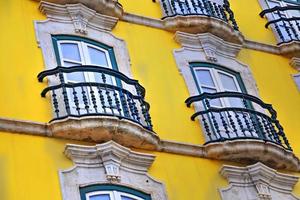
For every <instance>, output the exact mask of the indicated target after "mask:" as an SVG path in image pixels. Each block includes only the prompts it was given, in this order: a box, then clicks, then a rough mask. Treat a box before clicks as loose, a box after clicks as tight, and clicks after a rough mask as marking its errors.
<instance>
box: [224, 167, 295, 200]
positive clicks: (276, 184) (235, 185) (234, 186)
mask: <svg viewBox="0 0 300 200" xmlns="http://www.w3.org/2000/svg"><path fill="white" fill-rule="evenodd" d="M220 173H221V175H222V176H224V177H225V178H226V179H227V180H228V182H229V187H227V188H224V189H220V194H221V197H222V200H240V199H243V200H253V199H259V200H282V199H290V200H298V199H300V198H297V197H296V196H294V195H293V194H292V190H293V187H294V186H295V184H296V183H297V182H298V179H299V177H296V176H292V175H288V174H283V173H279V172H277V171H276V170H274V169H272V168H269V167H267V166H265V165H263V164H262V163H256V164H254V165H250V166H246V167H236V166H228V165H225V166H223V167H222V169H221V172H220Z"/></svg>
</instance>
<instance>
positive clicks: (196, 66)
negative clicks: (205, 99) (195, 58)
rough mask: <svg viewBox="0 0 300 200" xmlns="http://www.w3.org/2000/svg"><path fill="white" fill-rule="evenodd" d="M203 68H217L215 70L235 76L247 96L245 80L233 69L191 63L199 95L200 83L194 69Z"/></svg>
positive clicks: (202, 63) (209, 64)
mask: <svg viewBox="0 0 300 200" xmlns="http://www.w3.org/2000/svg"><path fill="white" fill-rule="evenodd" d="M201 67H203V68H215V69H218V70H220V71H224V72H226V73H228V74H231V75H232V76H234V77H235V78H236V80H237V82H238V84H239V86H240V89H241V91H242V93H245V94H247V90H246V87H245V84H244V82H243V79H242V77H241V75H240V74H239V73H238V72H235V71H233V70H231V69H228V68H225V67H223V66H221V65H217V64H212V63H204V62H191V63H190V68H191V72H192V75H193V78H194V80H195V82H196V86H197V90H198V92H199V94H201V89H200V86H199V83H198V81H197V77H196V74H195V70H194V68H201Z"/></svg>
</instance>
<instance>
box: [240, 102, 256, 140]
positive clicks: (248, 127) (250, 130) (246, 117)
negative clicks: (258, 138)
mask: <svg viewBox="0 0 300 200" xmlns="http://www.w3.org/2000/svg"><path fill="white" fill-rule="evenodd" d="M242 101H243V104H244V107H245V108H247V107H248V105H247V101H246V100H245V98H244V97H242ZM242 114H243V119H244V122H245V124H246V127H247V130H249V133H250V134H251V136H254V135H253V133H252V128H251V125H250V122H249V120H248V115H247V114H246V113H245V112H242Z"/></svg>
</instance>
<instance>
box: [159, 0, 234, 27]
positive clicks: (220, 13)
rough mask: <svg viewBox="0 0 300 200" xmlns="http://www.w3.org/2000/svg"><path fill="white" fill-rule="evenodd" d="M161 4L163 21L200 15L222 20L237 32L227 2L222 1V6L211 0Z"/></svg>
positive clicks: (166, 1) (163, 0)
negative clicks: (169, 18)
mask: <svg viewBox="0 0 300 200" xmlns="http://www.w3.org/2000/svg"><path fill="white" fill-rule="evenodd" d="M161 2H162V7H163V10H164V14H165V16H164V17H163V19H164V18H167V17H173V16H177V15H183V16H188V15H202V16H207V17H213V18H217V19H219V20H222V21H224V22H226V23H228V24H229V25H230V26H232V27H233V28H234V30H237V31H238V30H239V27H238V25H237V23H236V20H235V18H234V13H233V11H232V10H231V9H230V4H229V1H228V0H224V2H223V3H222V4H219V3H216V2H214V1H211V0H162V1H161Z"/></svg>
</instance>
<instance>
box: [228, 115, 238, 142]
mask: <svg viewBox="0 0 300 200" xmlns="http://www.w3.org/2000/svg"><path fill="white" fill-rule="evenodd" d="M227 116H228V119H229V123H230V126H231V128H232V129H233V132H234V133H235V135H236V136H237V137H239V134H238V132H237V129H236V126H235V123H234V120H233V119H232V116H231V114H230V111H227Z"/></svg>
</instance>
